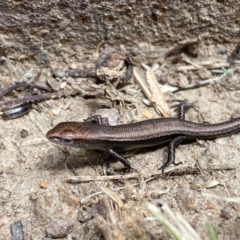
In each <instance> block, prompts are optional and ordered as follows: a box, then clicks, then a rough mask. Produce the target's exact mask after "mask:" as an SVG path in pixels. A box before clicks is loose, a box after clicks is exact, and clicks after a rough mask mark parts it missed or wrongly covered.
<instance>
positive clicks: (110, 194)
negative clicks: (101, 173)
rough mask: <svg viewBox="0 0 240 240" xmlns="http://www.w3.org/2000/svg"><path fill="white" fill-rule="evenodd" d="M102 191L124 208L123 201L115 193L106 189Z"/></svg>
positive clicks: (102, 188) (103, 188)
mask: <svg viewBox="0 0 240 240" xmlns="http://www.w3.org/2000/svg"><path fill="white" fill-rule="evenodd" d="M101 190H102V191H103V192H104V193H105V194H107V195H108V196H109V197H110V198H111V199H112V200H113V201H114V202H115V203H117V205H118V207H119V208H123V206H124V205H123V201H122V199H121V198H120V197H119V196H118V195H117V194H116V193H115V192H113V191H112V190H110V189H109V188H106V187H101Z"/></svg>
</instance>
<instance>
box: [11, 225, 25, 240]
mask: <svg viewBox="0 0 240 240" xmlns="http://www.w3.org/2000/svg"><path fill="white" fill-rule="evenodd" d="M11 234H12V239H13V240H24V232H23V225H22V222H21V221H20V220H19V221H16V222H14V223H13V224H11Z"/></svg>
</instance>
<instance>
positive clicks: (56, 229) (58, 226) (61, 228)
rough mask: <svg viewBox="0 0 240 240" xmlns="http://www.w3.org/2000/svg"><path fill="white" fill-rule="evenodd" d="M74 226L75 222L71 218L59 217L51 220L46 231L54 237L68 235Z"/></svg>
mask: <svg viewBox="0 0 240 240" xmlns="http://www.w3.org/2000/svg"><path fill="white" fill-rule="evenodd" d="M73 227H74V223H73V222H72V221H71V220H69V219H59V220H56V221H52V222H50V223H49V224H48V225H47V227H46V233H47V235H48V236H49V237H52V238H63V237H66V236H67V235H68V234H69V233H70V232H71V231H72V230H73Z"/></svg>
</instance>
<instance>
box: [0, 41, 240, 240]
mask: <svg viewBox="0 0 240 240" xmlns="http://www.w3.org/2000/svg"><path fill="white" fill-rule="evenodd" d="M199 49H200V53H199V56H198V58H196V59H192V61H196V62H199V61H203V60H213V59H214V60H215V59H218V60H219V59H220V60H227V57H228V56H229V55H230V53H231V51H233V49H234V46H233V45H217V46H213V45H208V46H207V45H201V46H199ZM137 50H138V51H137V52H138V53H139V54H138V55H136V56H135V59H134V65H135V67H138V68H139V69H140V68H141V65H140V64H141V63H147V64H149V65H152V64H153V63H154V61H156V60H157V55H158V54H156V53H160V52H161V49H158V48H157V47H152V46H148V45H147V44H141V45H139V46H138V47H137ZM62 51H63V52H64V49H62ZM90 52H91V53H92V54H91V55H89V54H85V55H84V53H81V52H79V53H78V56H81V58H79V57H78V58H77V57H76V56H75V55H72V57H70V58H68V59H64V60H62V59H61V58H60V57H59V59H58V57H57V56H50V64H51V66H52V67H56V66H57V67H59V68H63V69H66V68H68V67H69V66H70V65H71V64H80V65H81V64H82V63H83V62H86V59H87V62H88V63H91V61H93V58H92V56H93V55H94V49H90ZM151 53H153V54H152V55H151ZM154 54H155V56H154ZM175 60H176V59H175ZM9 64H12V66H13V67H14V70H12V71H8V69H9V68H6V65H1V66H0V69H1V72H2V73H3V74H2V75H1V82H2V83H3V85H4V83H11V82H12V83H13V82H14V79H18V80H19V79H20V78H21V76H22V75H21V74H22V73H25V72H26V71H27V70H29V69H31V68H34V63H32V62H16V61H14V62H13V61H12V62H10V63H9ZM178 65H184V64H183V62H180V63H178V62H177V63H176V61H174V60H173V59H171V58H170V59H166V60H165V62H164V64H163V65H160V69H162V70H163V74H165V76H167V82H171V83H172V84H185V83H184V81H187V83H191V82H198V81H201V79H199V76H198V73H197V71H192V72H190V73H189V72H183V73H180V72H177V71H176V68H177V66H178ZM228 70H229V71H230V70H231V71H232V72H233V75H232V76H230V77H228V79H223V80H222V81H220V82H217V83H212V84H209V85H206V86H201V87H198V88H195V89H189V90H185V91H179V92H176V93H169V94H166V100H167V101H168V103H169V105H170V106H171V105H175V103H174V102H173V100H187V101H189V102H193V101H196V103H195V105H194V108H191V109H190V110H189V111H188V113H187V115H186V118H187V119H188V120H190V121H194V122H209V123H218V122H222V121H226V120H229V119H231V118H234V117H238V116H240V92H239V90H240V83H239V72H238V70H237V65H233V66H232V67H230V68H229V69H228ZM141 71H142V73H144V71H143V70H141ZM49 74H50V70H49V69H47V68H46V69H43V72H42V75H41V79H40V80H41V81H43V82H44V81H45V80H46V78H47V77H48V76H49ZM219 75H220V74H216V73H215V74H213V77H214V76H219ZM184 76H185V78H184ZM62 81H63V82H64V81H65V80H64V79H63V80H62ZM139 99H140V97H139ZM66 104H69V107H67V108H66V109H64V108H63V107H64V106H65V105H66ZM104 105H109V100H106V99H104V98H101V99H99V98H97V97H95V98H94V97H89V98H84V97H82V96H79V95H78V96H75V97H68V98H66V99H57V100H48V101H45V102H42V103H39V104H37V106H38V108H37V109H34V110H32V111H31V112H30V113H29V114H27V115H24V116H23V117H21V118H18V119H14V120H9V121H4V120H2V119H0V129H1V130H0V133H1V139H0V146H1V151H0V174H1V175H0V209H1V210H0V231H1V234H0V239H11V237H10V236H11V232H10V225H11V224H12V223H14V222H16V221H18V220H20V221H21V222H22V224H23V230H24V235H25V239H34V240H37V239H44V236H46V226H47V225H48V224H49V223H50V222H52V221H54V220H59V219H69V220H71V221H72V222H73V223H74V228H73V231H72V232H71V233H69V236H68V237H70V236H71V237H72V239H104V236H103V234H104V231H110V233H111V234H112V235H111V238H108V239H171V237H170V235H169V234H168V233H167V231H166V229H165V228H164V227H163V226H162V224H161V223H159V222H158V221H156V220H153V219H151V218H150V217H151V214H150V212H149V211H148V209H147V207H146V203H149V202H151V203H153V204H154V205H156V206H158V207H159V206H160V205H159V200H161V201H164V203H166V204H168V205H169V206H170V207H171V209H172V210H173V211H174V212H178V213H180V214H182V216H183V217H184V218H185V219H186V221H187V222H189V223H190V225H191V226H192V227H193V228H194V229H195V230H196V232H197V233H198V234H199V235H200V237H201V239H209V235H208V232H207V228H206V226H205V223H206V221H208V222H210V223H211V225H212V226H213V228H214V229H215V231H216V234H217V236H218V239H239V238H240V230H239V221H240V215H239V211H238V210H239V202H238V203H234V202H230V201H224V200H223V198H225V197H227V198H235V197H239V196H240V184H239V182H240V175H239V174H238V173H239V170H240V160H239V153H240V135H239V134H235V135H232V136H228V137H225V138H220V139H216V140H209V141H196V142H193V143H191V144H183V145H180V146H179V147H178V148H177V154H176V161H177V162H180V161H182V162H183V164H182V165H181V166H179V167H182V168H183V169H185V168H186V167H187V168H193V167H199V168H201V172H200V173H199V174H183V175H181V176H171V177H167V178H166V179H163V178H162V177H161V176H159V177H158V178H156V179H154V180H152V181H149V182H145V181H143V179H141V178H139V179H131V180H130V179H129V180H118V181H92V182H86V183H80V184H71V183H66V182H65V179H66V178H68V177H70V176H74V175H78V176H102V175H103V170H102V165H103V160H102V156H103V155H102V153H100V152H97V151H87V150H82V149H70V148H66V147H62V146H57V145H54V144H53V143H51V142H49V141H48V140H47V139H46V138H45V134H46V132H47V131H48V130H49V129H51V128H52V127H53V126H55V125H56V124H57V123H59V122H63V121H82V120H83V119H86V118H87V117H89V116H92V115H94V114H95V112H96V111H97V110H98V109H101V108H103V106H104ZM56 108H60V109H61V111H60V112H59V114H58V115H54V114H53V113H52V110H53V109H56ZM137 110H138V115H136V109H134V108H133V107H126V108H125V109H121V110H120V111H119V112H118V113H119V115H120V120H119V124H120V123H127V122H133V121H139V120H143V119H146V118H145V117H144V115H143V114H142V112H143V110H147V111H148V112H149V113H150V114H151V115H152V117H159V116H158V115H157V114H156V112H155V111H154V109H153V108H151V107H148V106H146V105H144V104H143V103H140V104H139V105H138V109H137ZM171 115H172V116H176V112H174V110H173V109H172V113H171ZM23 129H25V130H27V132H28V136H27V137H26V138H22V137H21V135H20V133H21V131H22V130H23ZM166 156H167V150H166V147H160V148H154V149H146V150H144V151H141V152H138V153H136V154H134V155H132V156H130V157H128V159H129V161H130V162H131V164H132V166H133V167H134V168H135V169H137V170H138V171H139V172H140V173H142V174H143V175H144V176H149V177H150V176H151V173H153V172H155V171H156V169H157V168H158V167H160V166H161V165H162V164H163V163H164V161H165V160H166ZM121 167H122V165H121V163H118V162H113V164H111V168H113V169H119V168H121ZM173 169H174V168H173ZM213 180H214V182H213ZM135 183H138V184H139V185H137V186H133V184H135ZM213 183H214V184H213ZM211 184H213V186H211ZM209 186H211V187H209ZM101 187H105V188H109V189H116V188H120V187H125V189H124V190H118V191H115V193H116V194H117V196H118V198H119V199H121V200H122V201H123V205H121V204H119V203H116V202H115V201H114V200H109V201H110V202H111V204H113V206H114V208H113V210H112V217H111V218H110V217H109V216H108V217H107V220H106V223H107V224H106V225H107V226H108V228H107V229H108V230H106V228H104V229H103V226H105V225H104V223H105V222H104V221H105V220H104V219H105V218H106V209H105V208H107V207H106V199H105V200H104V198H103V196H104V195H105V196H106V194H99V195H96V196H93V197H92V198H90V199H89V200H87V201H84V203H83V204H81V201H82V200H83V199H84V198H86V197H87V196H90V195H91V194H94V193H97V192H99V191H101ZM204 194H210V195H215V196H218V197H219V199H217V198H214V197H211V196H209V195H208V196H207V195H204ZM108 198H110V199H112V198H111V197H110V196H109V195H108ZM120 205H121V206H120ZM104 211H105V212H104ZM102 212H104V213H102ZM79 214H80V215H84V216H85V217H86V218H87V217H89V218H90V220H89V221H86V222H83V221H81V222H80V221H79V220H78V218H81V217H79ZM91 216H93V218H91ZM101 217H102V218H103V219H102V218H101ZM109 229H110V230H109ZM105 238H107V237H106V236H105ZM63 239H69V238H67V237H64V238H63Z"/></svg>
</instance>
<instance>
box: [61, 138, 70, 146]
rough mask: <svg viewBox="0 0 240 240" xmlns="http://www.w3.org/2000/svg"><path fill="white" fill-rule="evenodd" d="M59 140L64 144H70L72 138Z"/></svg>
mask: <svg viewBox="0 0 240 240" xmlns="http://www.w3.org/2000/svg"><path fill="white" fill-rule="evenodd" d="M61 142H62V143H63V144H66V145H70V144H72V143H73V139H71V138H61Z"/></svg>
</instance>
